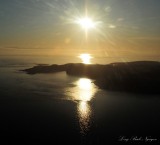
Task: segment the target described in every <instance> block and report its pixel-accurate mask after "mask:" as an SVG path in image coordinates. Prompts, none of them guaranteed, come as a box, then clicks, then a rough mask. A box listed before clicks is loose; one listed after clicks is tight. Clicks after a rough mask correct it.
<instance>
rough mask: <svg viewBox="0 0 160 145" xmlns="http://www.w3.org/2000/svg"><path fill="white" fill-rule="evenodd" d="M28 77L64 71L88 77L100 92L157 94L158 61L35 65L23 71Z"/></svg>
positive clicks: (158, 90)
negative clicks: (29, 75) (102, 90)
mask: <svg viewBox="0 0 160 145" xmlns="http://www.w3.org/2000/svg"><path fill="white" fill-rule="evenodd" d="M22 71H25V72H26V73H28V74H37V73H55V72H61V71H65V72H66V74H67V75H72V76H78V77H88V78H91V79H93V80H95V81H94V83H95V84H96V85H97V86H98V87H99V88H101V89H106V90H109V91H122V92H131V93H146V94H148V93H149V94H160V62H156V61H135V62H117V63H111V64H106V65H101V64H83V63H68V64H64V65H57V64H53V65H43V64H39V65H37V66H34V67H32V68H28V69H25V70H22Z"/></svg>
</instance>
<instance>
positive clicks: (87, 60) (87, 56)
mask: <svg viewBox="0 0 160 145" xmlns="http://www.w3.org/2000/svg"><path fill="white" fill-rule="evenodd" d="M79 57H80V58H81V60H82V62H83V63H84V64H91V58H92V56H91V55H90V54H87V53H84V54H81V55H80V56H79Z"/></svg>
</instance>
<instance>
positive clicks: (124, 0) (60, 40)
mask: <svg viewBox="0 0 160 145" xmlns="http://www.w3.org/2000/svg"><path fill="white" fill-rule="evenodd" d="M159 7H160V0H98V1H97V0H0V55H62V56H63V55H64V56H65V55H67V56H70V55H71V56H73V55H77V54H79V53H91V54H92V55H97V56H101V57H108V56H113V57H118V56H151V57H155V56H159V55H160V43H159V42H160V8H159ZM86 12H87V16H88V17H90V18H92V20H93V21H94V22H97V27H96V29H91V30H89V32H88V35H87V38H86V37H85V32H84V30H83V29H82V28H81V27H80V26H79V25H77V24H76V23H75V19H77V18H82V17H84V16H85V15H86Z"/></svg>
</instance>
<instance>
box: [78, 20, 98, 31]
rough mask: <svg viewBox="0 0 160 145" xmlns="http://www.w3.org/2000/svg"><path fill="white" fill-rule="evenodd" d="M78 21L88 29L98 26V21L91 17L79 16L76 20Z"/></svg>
mask: <svg viewBox="0 0 160 145" xmlns="http://www.w3.org/2000/svg"><path fill="white" fill-rule="evenodd" d="M76 23H77V24H79V25H80V26H81V27H82V28H83V29H85V30H86V31H87V30H89V29H91V28H95V27H96V23H95V22H94V21H93V20H92V19H91V18H89V17H84V18H79V19H77V20H76Z"/></svg>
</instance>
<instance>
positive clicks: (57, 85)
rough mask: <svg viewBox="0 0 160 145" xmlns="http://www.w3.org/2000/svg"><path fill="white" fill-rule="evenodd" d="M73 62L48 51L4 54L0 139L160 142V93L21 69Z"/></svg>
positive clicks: (0, 79) (9, 141)
mask: <svg viewBox="0 0 160 145" xmlns="http://www.w3.org/2000/svg"><path fill="white" fill-rule="evenodd" d="M99 59H100V58H99ZM66 60H67V61H66ZM78 61H79V60H78V59H75V62H78ZM114 61H118V59H117V60H116V59H114ZM69 62H70V60H68V58H62V59H60V58H59V59H56V58H54V57H53V58H52V57H45V56H43V57H40V56H39V57H37V58H35V57H34V56H24V57H16V56H14V57H11V56H5V57H4V56H3V57H1V58H0V68H1V69H0V114H1V121H0V123H1V124H0V134H1V137H0V138H1V139H0V144H3V143H4V142H5V144H23V145H30V144H31V145H32V144H34V145H35V144H36V145H40V144H43V145H44V144H46V145H50V144H55V143H57V144H60V143H62V142H66V144H76V145H78V144H105V143H110V142H112V143H119V142H122V143H124V142H125V140H123V138H129V139H130V141H134V137H135V138H138V137H139V138H140V137H141V138H142V140H139V141H137V142H139V143H143V141H144V139H145V138H146V137H148V138H153V139H157V140H156V141H155V142H156V143H159V142H160V136H159V134H158V133H157V132H158V131H159V127H160V126H159V122H160V119H159V111H160V105H159V104H160V96H159V95H151V94H150V95H147V94H146V95H144V94H143V95H142V94H129V93H125V92H124V93H119V92H109V91H106V90H102V89H99V88H98V87H97V86H96V85H94V83H93V82H94V80H91V79H88V78H79V77H73V76H68V75H67V74H66V73H65V72H60V73H49V74H36V75H28V74H26V73H24V72H22V71H19V70H22V69H25V68H29V67H32V66H34V65H35V64H42V63H43V64H64V63H69ZM97 62H98V61H97ZM101 62H105V63H106V64H107V63H110V62H111V61H109V60H108V59H106V60H104V59H103V60H101ZM137 142H136V143H137Z"/></svg>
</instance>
